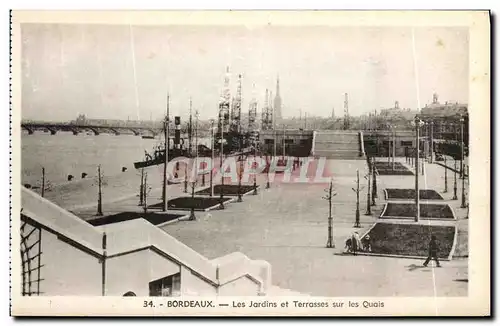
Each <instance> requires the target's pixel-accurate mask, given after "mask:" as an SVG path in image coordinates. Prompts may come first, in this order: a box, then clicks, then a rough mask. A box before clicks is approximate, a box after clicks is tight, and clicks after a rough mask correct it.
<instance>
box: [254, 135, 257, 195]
mask: <svg viewBox="0 0 500 326" xmlns="http://www.w3.org/2000/svg"><path fill="white" fill-rule="evenodd" d="M253 161H254V164H257V163H256V162H257V137H254V139H253ZM253 194H254V195H257V173H255V171H254V175H253Z"/></svg>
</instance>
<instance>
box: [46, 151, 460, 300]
mask: <svg viewBox="0 0 500 326" xmlns="http://www.w3.org/2000/svg"><path fill="white" fill-rule="evenodd" d="M398 161H399V162H404V159H399V160H398ZM329 167H330V169H332V171H333V174H334V186H335V191H336V192H337V196H336V197H334V204H333V214H334V220H333V221H334V227H333V232H334V240H335V244H336V248H335V249H327V248H325V245H326V241H327V225H328V224H327V223H328V220H327V217H328V203H327V201H326V200H324V199H322V197H323V196H324V195H326V193H325V189H326V188H327V187H328V185H327V184H291V183H288V184H286V183H275V184H272V185H271V189H265V183H266V175H260V176H259V178H258V184H259V185H261V189H260V190H259V193H258V195H257V196H254V195H251V194H250V195H247V196H245V197H244V201H243V202H242V203H231V204H228V205H226V209H225V210H213V211H210V212H208V213H201V212H197V213H196V216H197V220H196V221H179V222H175V223H172V224H169V225H166V226H164V227H162V229H163V230H165V231H166V232H168V233H169V234H171V235H172V236H174V237H176V238H177V239H178V240H180V241H182V242H183V243H185V244H186V245H188V246H190V247H191V248H193V249H195V250H197V251H198V252H200V253H201V254H203V255H205V256H206V257H207V258H209V259H210V258H216V257H219V256H222V255H225V254H228V253H231V252H234V251H241V252H243V253H244V254H246V255H248V256H249V257H250V258H252V259H264V260H267V261H269V262H270V263H271V265H272V274H273V275H272V279H273V283H274V284H275V285H277V286H281V287H286V288H290V289H292V290H295V291H300V292H303V293H309V294H312V295H315V296H462V295H466V294H467V282H466V280H467V260H466V259H456V260H453V261H451V262H444V263H443V266H444V267H443V268H440V269H438V268H421V267H420V266H421V264H422V262H423V261H422V260H415V259H397V258H386V257H373V256H371V257H370V256H351V255H342V252H343V251H344V241H345V239H346V238H347V237H348V236H349V235H350V234H351V233H352V232H353V231H355V230H356V231H358V232H359V233H360V234H363V233H364V232H366V231H367V230H368V229H369V228H370V227H371V226H372V225H373V224H374V223H375V222H376V221H377V217H378V216H379V215H380V213H381V210H382V208H383V204H384V203H385V200H384V196H383V189H385V188H387V187H389V188H413V186H414V176H379V177H378V178H377V181H378V191H379V192H378V195H379V199H378V200H377V205H376V206H375V207H372V215H371V216H366V215H364V213H365V211H366V188H365V189H363V190H362V192H361V193H360V213H361V216H360V217H361V226H362V227H361V228H359V229H356V228H353V225H354V220H355V193H354V192H353V191H352V189H351V188H352V187H355V179H356V169H359V170H360V182H361V185H362V186H365V187H366V180H365V179H364V178H363V175H364V174H366V162H365V161H364V160H352V161H348V160H333V161H330V162H329ZM159 172H160V171H159V170H158V169H154V170H153V169H152V170H151V171H150V175H151V180H153V179H155V181H154V182H152V183H153V186H154V187H153V188H154V190H153V191H152V193H151V196H150V200H149V202H150V203H151V204H153V203H155V202H159V200H160V197H161V191H160V189H159V188H158V187H155V186H158V185H159V184H160V181H159V180H161V178H160V176H161V173H159ZM153 175H154V178H153ZM131 177H132V176H131ZM136 178H137V176H135V173H134V176H133V179H134V183H136V182H135V179H136ZM443 178H444V168H443V167H440V166H439V165H435V164H432V165H431V164H426V169H425V175H424V176H422V175H420V176H419V179H420V184H421V186H422V187H423V188H429V189H435V190H436V191H438V192H439V193H440V194H441V195H442V196H443V197H444V198H445V202H447V203H449V204H450V205H451V207H452V208H453V210H454V212H455V214H456V215H457V217H458V221H456V222H447V221H445V222H437V221H428V220H426V221H422V222H421V223H425V224H429V223H455V224H457V226H458V228H459V233H458V237H459V240H458V242H459V243H458V244H457V247H456V251H455V254H456V255H457V256H467V255H468V251H467V229H468V228H467V225H468V223H467V222H468V220H467V219H464V217H465V215H466V209H460V208H459V206H460V201H459V200H455V201H452V200H451V198H452V196H453V175H452V174H451V173H449V174H448V178H449V179H448V193H443V189H444V179H443ZM250 180H251V179H250ZM277 180H279V177H277ZM457 181H461V180H460V179H457ZM251 182H252V180H251ZM215 183H219V182H218V181H215ZM426 183H427V184H426ZM207 185H208V178H207ZM458 185H459V187H458V198H459V199H460V195H461V193H460V189H461V187H460V183H459V184H458ZM136 186H137V185H134V187H131V186H130V185H127V187H124V188H125V189H122V191H119V189H115V187H113V189H109V191H108V194H109V192H111V191H112V192H113V195H116V194H118V193H120V194H121V195H120V196H122V197H121V198H120V196H115V197H112V196H111V194H109V196H110V197H112V198H114V200H113V199H110V200H108V201H106V202H105V203H104V206H103V210H104V213H105V215H107V214H112V213H118V212H123V211H139V210H140V207H138V206H137V202H138V198H137V197H136V196H135V195H133V192H134V191H135V190H136V189H135V188H136ZM123 190H126V191H125V192H123ZM182 190H183V185H172V186H169V190H168V192H169V198H175V197H179V196H183V195H185V194H184V193H183V191H182ZM115 192H116V193H115ZM125 193H126V195H124V194H125ZM81 195H85V196H84V198H87V199H88V200H90V199H93V198H95V189H94V190H91V191H84V192H83V193H82V194H81ZM51 196H54V197H57V196H56V195H55V194H51ZM81 198H82V197H81V196H76V195H73V196H72V197H71V200H70V202H71V203H73V204H74V203H76V202H77V201H78V200H80V199H81ZM94 200H95V199H94ZM59 201H61V199H59ZM92 201H93V200H92ZM422 202H425V201H422ZM441 202H443V201H441ZM86 203H87V204H85V205H79V206H74V205H73V204H71V205H70V204H69V203H66V205H65V206H66V207H68V208H72V210H73V211H74V212H75V213H76V214H77V215H79V216H81V217H82V218H84V219H89V218H94V217H93V215H94V214H95V211H96V207H95V201H93V203H92V202H90V201H86ZM170 212H172V213H174V211H170ZM184 213H186V212H184ZM381 222H387V223H394V222H395V221H394V220H385V221H381ZM403 223H411V221H408V220H405V221H403Z"/></svg>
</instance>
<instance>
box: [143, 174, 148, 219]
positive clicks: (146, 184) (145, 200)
mask: <svg viewBox="0 0 500 326" xmlns="http://www.w3.org/2000/svg"><path fill="white" fill-rule="evenodd" d="M143 191H144V195H143V198H144V200H143V203H142V204H143V206H142V208H143V210H144V213H147V212H148V174H147V173H145V174H144V187H143Z"/></svg>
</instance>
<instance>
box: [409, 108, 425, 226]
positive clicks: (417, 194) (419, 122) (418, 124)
mask: <svg viewBox="0 0 500 326" xmlns="http://www.w3.org/2000/svg"><path fill="white" fill-rule="evenodd" d="M423 124H424V122H423V121H422V120H420V118H419V117H418V116H416V117H415V120H414V121H413V122H412V125H413V126H414V127H415V139H416V145H415V147H416V151H415V206H416V214H415V222H418V221H419V220H420V189H419V186H418V163H419V162H418V160H419V157H420V153H419V152H420V139H419V138H420V137H419V133H420V127H421V126H422V125H423Z"/></svg>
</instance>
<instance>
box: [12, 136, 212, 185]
mask: <svg viewBox="0 0 500 326" xmlns="http://www.w3.org/2000/svg"><path fill="white" fill-rule="evenodd" d="M160 142H161V140H159V139H143V138H142V137H138V136H134V135H118V136H116V135H111V134H100V135H98V136H95V135H88V134H80V135H78V136H75V135H73V134H72V133H70V132H58V133H57V134H56V135H53V136H52V135H50V133H45V132H40V131H39V132H35V134H34V135H27V134H24V133H23V135H22V136H21V147H22V153H21V178H22V179H21V182H22V183H23V184H26V183H29V184H31V185H33V186H39V185H40V184H41V179H42V167H44V168H45V179H46V181H47V182H48V183H50V184H53V185H56V184H61V183H66V182H67V177H68V175H70V174H71V175H73V176H74V177H75V180H78V179H80V178H81V174H82V173H87V178H93V177H95V176H97V166H98V165H99V164H100V165H101V168H102V173H103V174H104V175H106V176H115V175H117V174H120V173H121V170H122V167H126V168H127V169H128V170H133V169H134V162H136V161H139V160H142V159H143V158H144V150H147V151H148V152H151V151H152V149H153V147H154V146H157V145H159V144H160ZM193 142H194V141H193ZM199 143H200V144H205V145H208V144H209V140H208V139H200V140H199Z"/></svg>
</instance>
